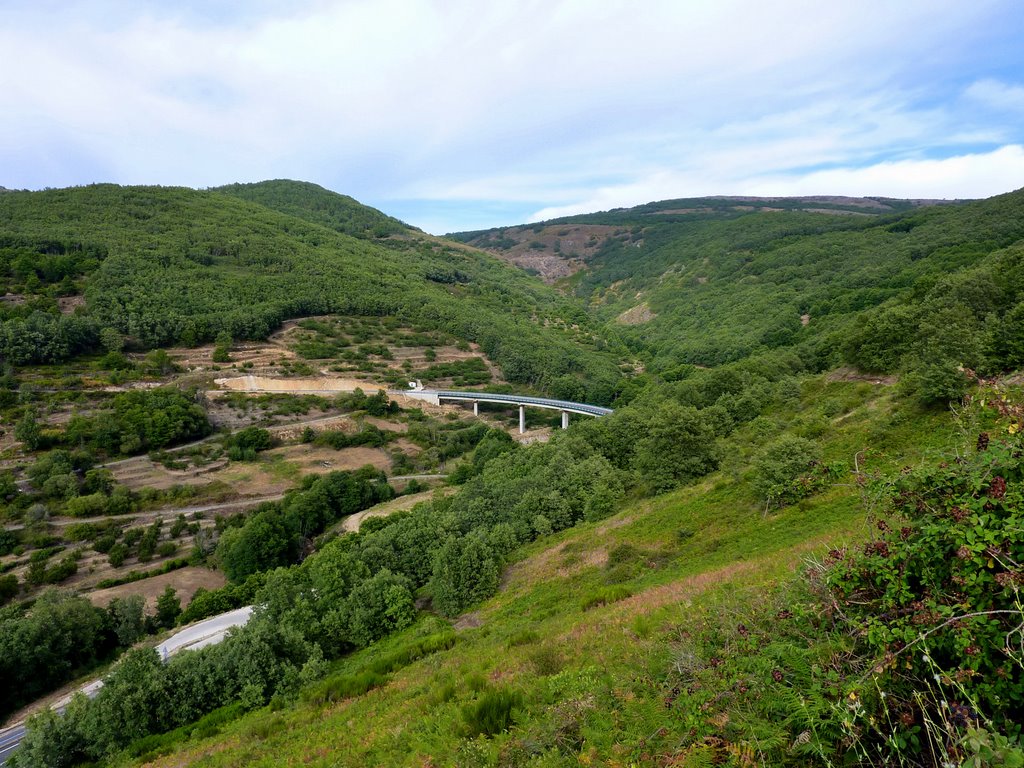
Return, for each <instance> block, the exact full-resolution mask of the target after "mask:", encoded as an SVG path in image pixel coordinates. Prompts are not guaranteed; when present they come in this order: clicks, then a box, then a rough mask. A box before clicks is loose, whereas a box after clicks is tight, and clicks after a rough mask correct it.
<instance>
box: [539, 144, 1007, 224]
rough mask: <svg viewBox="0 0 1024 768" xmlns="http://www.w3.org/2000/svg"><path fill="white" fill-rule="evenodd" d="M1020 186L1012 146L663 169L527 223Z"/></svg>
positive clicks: (985, 193) (973, 193) (972, 194)
mask: <svg viewBox="0 0 1024 768" xmlns="http://www.w3.org/2000/svg"><path fill="white" fill-rule="evenodd" d="M1021 187H1024V147H1022V146H1021V145H1019V144H1014V145H1008V146H1005V147H1000V148H999V149H997V150H994V151H992V152H984V153H972V154H964V155H957V156H954V157H947V158H942V159H934V160H931V159H917V160H900V161H895V162H881V163H876V164H873V165H869V166H865V167H863V168H836V169H830V170H821V171H813V172H809V173H792V174H769V175H763V176H745V177H743V176H741V177H735V178H719V179H717V180H716V181H715V182H712V183H711V184H710V185H709V183H708V181H707V177H706V175H705V174H703V173H696V174H694V173H679V172H674V171H670V170H665V171H660V172H657V173H654V174H651V175H649V176H646V177H643V178H640V179H637V180H636V181H633V182H631V183H629V184H623V185H619V186H612V187H605V188H602V189H598V190H597V191H596V193H595V194H593V195H591V196H590V197H588V198H586V199H583V200H579V201H577V202H574V203H572V204H569V205H564V206H551V207H547V208H543V209H541V210H539V211H537V212H536V213H535V214H534V215H533V216H532V217H530V221H541V220H544V219H553V218H558V217H561V216H571V215H575V214H580V213H588V212H592V211H602V210H608V209H610V208H625V207H629V206H634V205H641V204H643V203H647V202H652V201H655V200H666V199H671V198H676V197H700V196H705V195H752V196H765V197H770V196H786V195H834V194H841V195H849V196H854V197H897V198H907V199H918V198H930V199H956V198H960V199H968V198H983V197H991V196H992V195H997V194H1001V193H1003V192H1009V191H1012V190H1014V189H1018V188H1021Z"/></svg>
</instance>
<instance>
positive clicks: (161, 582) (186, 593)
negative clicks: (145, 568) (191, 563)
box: [88, 567, 227, 613]
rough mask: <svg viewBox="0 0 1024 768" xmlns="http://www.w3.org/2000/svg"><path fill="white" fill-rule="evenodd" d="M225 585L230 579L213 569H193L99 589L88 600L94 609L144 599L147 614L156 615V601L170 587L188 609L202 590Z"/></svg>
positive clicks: (182, 569)
mask: <svg viewBox="0 0 1024 768" xmlns="http://www.w3.org/2000/svg"><path fill="white" fill-rule="evenodd" d="M225 584H227V578H226V577H225V576H224V574H223V573H221V572H220V571H213V570H210V569H209V568H193V567H189V568H181V569H179V570H177V571H171V572H170V573H164V574H161V575H159V576H152V577H150V578H148V579H143V580H142V581H136V582H133V583H131V584H122V585H121V586H119V587H110V588H108V589H98V590H96V591H95V592H92V593H90V594H89V595H88V598H89V600H90V601H91V602H92V604H93V605H96V606H99V607H100V608H106V607H107V606H108V605H110V601H111V600H113V599H114V598H115V597H127V596H128V595H142V597H143V598H144V599H145V600H146V610H147V611H149V612H150V613H152V612H153V611H155V610H156V599H157V598H158V597H159V596H160V594H161V593H162V592H163V591H164V590H165V589H166V588H167V587H168V586H171V587H173V588H174V589H175V590H177V592H178V598H179V599H180V600H181V604H182V605H188V603H189V601H190V600H191V599H192V595H194V594H195V593H196V590H197V589H199V588H200V587H202V588H203V589H219V588H220V587H223V586H224V585H225Z"/></svg>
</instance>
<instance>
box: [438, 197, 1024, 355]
mask: <svg viewBox="0 0 1024 768" xmlns="http://www.w3.org/2000/svg"><path fill="white" fill-rule="evenodd" d="M829 201H831V202H829ZM809 211H813V212H809ZM822 211H827V213H825V212H822ZM456 237H457V238H458V239H460V240H462V241H465V242H469V243H472V244H474V245H477V246H479V247H483V248H487V249H489V250H491V251H492V252H494V253H496V254H498V255H502V254H506V255H508V254H512V257H511V260H513V261H517V260H519V261H522V259H527V261H528V254H529V253H531V248H532V253H533V254H535V255H536V254H549V255H550V256H554V255H555V254H556V253H557V255H558V257H559V258H560V259H561V260H563V261H565V262H572V263H573V265H574V268H576V269H577V270H578V271H575V273H574V274H573V275H572V276H571V277H569V278H565V279H563V280H562V283H561V284H563V285H564V286H565V288H566V289H567V290H570V291H572V292H574V293H575V294H576V295H577V296H578V297H580V298H581V299H583V300H585V301H586V302H587V303H588V305H589V306H590V307H591V308H592V310H593V312H594V314H595V315H596V316H597V317H599V318H602V319H603V320H604V321H605V322H606V323H608V324H609V325H610V326H612V327H615V329H616V332H617V333H618V334H619V336H620V337H621V338H622V339H623V340H624V341H625V342H626V343H627V344H628V345H629V346H630V347H631V348H632V349H633V350H634V351H635V352H636V353H637V354H638V355H641V356H642V357H644V358H646V359H648V360H649V361H650V364H651V370H654V371H657V372H659V373H665V374H668V373H669V372H670V371H671V370H672V369H674V368H676V367H678V366H679V365H682V364H695V365H703V366H708V365H719V364H721V363H723V362H728V361H731V360H738V359H742V358H744V357H746V356H748V355H750V354H758V353H761V352H764V351H768V350H774V349H780V348H795V349H796V350H798V352H799V354H800V355H801V356H802V357H803V358H804V359H805V360H806V361H808V363H810V364H812V365H813V366H815V367H819V368H821V369H826V368H828V367H830V366H832V365H835V364H837V363H839V362H840V361H841V360H842V359H843V356H842V355H841V354H840V351H841V349H842V340H843V339H844V338H845V337H846V336H847V335H848V334H849V333H850V330H851V329H852V328H855V327H858V326H859V325H860V324H861V319H862V313H863V312H864V311H865V310H868V311H870V310H872V308H875V307H878V306H880V305H886V304H910V305H920V304H923V303H927V302H929V301H932V300H935V299H936V298H937V297H938V296H939V294H943V295H946V296H948V295H950V294H956V297H955V298H954V299H953V300H954V301H955V302H961V303H963V302H966V304H967V305H968V306H969V311H968V312H967V314H970V315H973V316H974V319H976V320H977V321H978V322H979V323H983V321H984V317H985V315H986V313H992V312H995V313H997V314H999V313H1002V312H1003V311H1005V310H1007V309H1008V306H1006V305H1005V303H1004V302H1005V301H1006V300H1008V299H1010V298H1012V297H1013V296H1016V291H1015V288H1014V286H1015V284H1019V281H1017V277H1016V273H1013V274H1012V275H1008V274H1006V273H1005V272H1004V271H1003V270H1002V267H1000V268H999V269H996V270H995V271H994V272H992V273H991V278H992V281H993V285H992V286H991V287H988V288H981V287H975V288H967V287H964V286H959V285H954V283H956V281H957V280H959V279H960V278H958V277H955V275H957V274H958V273H961V272H962V273H963V274H964V275H966V274H967V273H966V272H964V270H970V269H972V268H976V267H979V266H980V265H982V264H983V263H987V264H993V263H995V262H994V260H998V259H999V258H1004V259H1005V258H1009V257H1008V256H1007V254H1005V253H1004V254H1003V257H999V256H997V255H996V254H997V252H1000V251H1002V250H1003V249H1007V248H1010V247H1011V246H1014V245H1015V244H1017V243H1019V242H1020V241H1021V239H1022V238H1024V192H1015V193H1011V194H1008V195H1001V196H999V197H995V198H992V199H990V200H983V201H977V202H971V203H960V204H956V205H932V206H927V207H916V206H915V204H914V203H913V202H911V201H890V200H883V201H880V200H874V199H863V200H852V201H846V202H845V203H842V202H837V199H836V198H824V199H813V200H812V201H810V202H809V201H808V200H807V199H805V198H794V199H784V198H783V199H776V198H772V199H770V200H763V199H753V200H750V199H739V200H737V199H732V198H710V199H697V200H675V201H668V202H664V203H656V204H650V205H647V206H640V207H638V208H631V209H624V210H616V211H609V212H607V213H601V214H591V215H586V216H577V217H569V218H565V219H558V220H554V221H551V222H543V223H540V224H535V225H527V226H521V227H514V228H506V229H503V230H492V231H489V232H475V233H461V234H459V235H457V236H456ZM524 249H525V251H524ZM963 279H965V280H968V279H969V280H977V277H974V278H967V277H964V278H963ZM972 291H973V292H974V293H976V294H977V293H978V292H981V293H985V294H986V295H987V297H988V301H989V303H985V301H984V300H983V301H982V303H981V304H976V303H975V305H973V306H972V305H971V302H972V299H971V298H970V297H968V296H966V294H967V293H971V292H972ZM975 298H977V296H976V297H975ZM993 301H994V302H995V303H992V302H993ZM1011 306H1012V304H1011ZM904 330H905V331H906V333H905V334H904V336H905V340H911V339H912V338H913V336H914V331H913V330H908V329H904ZM897 357H898V356H897ZM849 362H862V361H859V360H853V359H851V360H849ZM974 363H975V364H980V360H975V361H974ZM898 365H899V360H896V361H894V363H890V364H887V365H886V366H885V368H887V369H893V368H895V367H898ZM872 367H875V368H877V367H878V366H872Z"/></svg>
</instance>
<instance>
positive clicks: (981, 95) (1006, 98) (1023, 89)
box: [964, 79, 1024, 112]
mask: <svg viewBox="0 0 1024 768" xmlns="http://www.w3.org/2000/svg"><path fill="white" fill-rule="evenodd" d="M964 95H965V96H967V98H968V99H971V100H972V101H976V102H978V103H980V104H983V105H985V106H987V107H991V108H993V109H1004V110H1010V111H1014V112H1024V86H1020V85H1008V84H1006V83H1001V82H999V81H998V80H988V79H986V80H978V81H977V82H974V83H971V85H970V86H969V87H968V88H967V90H966V91H965V93H964Z"/></svg>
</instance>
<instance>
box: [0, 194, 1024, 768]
mask: <svg viewBox="0 0 1024 768" xmlns="http://www.w3.org/2000/svg"><path fill="white" fill-rule="evenodd" d="M0 279H2V280H3V281H4V282H3V286H2V288H3V292H4V293H5V294H6V295H5V301H4V302H3V305H2V306H0V356H2V360H3V370H2V372H0V373H2V378H0V413H2V419H3V422H2V427H0V429H2V434H0V501H2V505H3V506H2V511H0V517H2V522H3V531H2V532H0V601H2V602H3V603H4V607H2V608H0V676H2V678H0V679H2V680H3V682H4V685H3V686H0V689H2V690H3V694H2V695H0V712H2V713H3V714H4V715H5V716H9V715H12V714H13V713H15V712H21V711H23V708H24V707H25V706H26V705H30V704H31V703H32V702H33V701H36V700H45V697H46V696H48V695H52V693H53V691H55V690H59V689H61V688H62V687H63V686H67V685H70V684H71V683H72V682H73V681H75V680H82V679H87V678H88V677H89V676H90V675H92V674H94V673H95V674H104V675H105V680H106V682H105V685H104V687H103V690H102V691H101V692H100V693H99V694H98V695H97V696H96V697H95V698H94V699H91V700H88V701H85V700H76V701H75V702H73V703H72V705H70V706H69V708H68V709H67V711H66V712H65V713H64V714H63V715H62V716H60V717H57V716H55V715H52V714H48V713H46V712H42V713H41V714H39V715H38V716H37V717H36V718H33V719H31V720H29V729H28V735H27V736H26V738H25V742H24V744H23V747H22V749H21V750H19V752H18V753H17V755H16V756H15V757H14V758H13V760H12V762H13V764H14V765H15V766H18V765H48V766H51V765H52V766H54V767H55V768H62V767H63V766H68V768H70V767H71V766H74V765H87V764H94V765H114V766H132V765H151V766H172V765H175V766H177V765H192V764H195V765H203V766H208V767H213V766H228V765H253V766H259V765H266V766H271V765H281V764H291V763H295V764H300V763H301V764H311V765H323V766H327V765H352V766H362V765H368V764H376V765H417V766H420V765H460V766H461V765H467V766H468V765H474V766H477V765H479V766H519V765H538V766H542V765H543V766H561V765H579V764H584V765H588V764H589V765H599V764H602V765H622V766H626V765H652V766H654V765H659V766H663V765H693V766H696V765H709V764H710V765H737V766H746V765H755V764H770V765H783V764H790V765H809V764H839V763H843V762H849V761H850V760H857V761H860V762H861V764H892V763H894V762H902V764H907V765H917V764H925V763H927V762H928V761H929V760H931V759H932V757H935V756H944V757H945V758H949V759H956V760H961V759H963V760H967V759H974V758H978V759H979V760H980V759H982V756H983V755H989V754H995V753H996V752H998V753H999V754H1007V755H1012V754H1014V753H1013V750H1015V749H1016V750H1018V751H1019V747H1018V746H1017V742H1016V741H1015V739H1016V738H1017V736H1018V735H1019V733H1018V732H1019V723H1020V722H1021V717H1020V712H1021V706H1022V703H1021V700H1020V693H1019V691H1020V690H1021V688H1020V682H1021V680H1022V679H1024V677H1022V676H1024V661H1022V658H1021V656H1020V654H1019V653H1018V651H1017V650H1016V646H1014V645H1013V643H1012V642H1003V641H1004V640H1005V639H1006V638H1010V639H1011V640H1012V639H1013V638H1014V637H1015V636H1016V635H1015V633H1016V632H1019V622H1020V619H1021V612H1020V605H1019V590H1020V587H1021V586H1022V585H1024V573H1022V571H1021V567H1022V566H1021V565H1020V564H1021V563H1022V562H1024V559H1022V558H1024V550H1022V546H1024V539H1022V536H1021V530H1022V529H1021V526H1020V516H1021V513H1022V509H1021V499H1022V494H1024V486H1021V482H1022V478H1024V465H1022V463H1021V445H1020V443H1021V440H1022V437H1021V436H1022V435H1024V393H1022V391H1021V385H1020V377H1019V371H1020V369H1021V367H1022V366H1024V341H1022V339H1024V335H1022V329H1024V310H1022V307H1024V194H1022V193H1021V192H1016V193H1011V194H1008V195H1002V196H998V197H995V198H991V199H988V200H979V201H969V202H959V201H958V202H948V203H947V202H945V201H935V200H893V199H888V198H844V197H813V198H722V197H715V198H699V199H684V200H668V201H663V202H659V203H651V204H648V205H645V206H638V207H636V208H628V209H615V210H610V211H605V212H601V213H593V214H587V215H582V216H574V217H567V218H561V219H556V220H553V221H547V222H537V223H531V224H525V225H521V226H510V227H503V228H500V229H495V230H487V231H479V232H468V233H456V234H455V235H452V236H451V237H450V238H449V239H445V238H438V237H434V236H430V235H426V234H424V233H422V232H420V231H419V230H416V229H414V228H411V227H408V226H407V225H405V224H403V223H402V222H401V221H398V220H397V219H394V218H392V217H389V216H386V215H385V214H383V213H381V212H380V211H375V210H374V209H370V208H366V207H365V206H361V205H360V204H358V203H357V202H356V201H354V200H352V199H351V198H347V197H345V196H343V195H336V194H334V193H331V192H328V191H327V190H324V189H322V188H320V187H316V186H315V185H311V184H305V183H300V182H288V181H280V180H279V181H274V182H264V183H261V184H254V185H231V186H229V187H222V188H214V189H210V190H203V191H197V190H189V189H184V188H159V187H116V186H114V185H95V186H91V187H81V188H74V189H66V190H47V191H43V192H31V193H30V192H24V193H21V192H9V193H4V194H3V195H0ZM410 383H413V384H416V385H417V386H420V385H421V386H423V387H425V388H426V389H427V390H449V389H454V390H470V391H478V392H480V393H481V396H482V397H483V396H484V395H485V394H491V395H493V396H495V397H494V398H492V399H495V398H497V399H500V398H501V397H502V396H508V395H513V394H514V395H515V396H517V397H520V398H523V400H524V402H529V398H530V397H541V398H548V399H552V400H562V401H572V402H577V403H588V404H590V405H592V406H599V407H600V410H598V411H595V413H596V414H597V415H598V417H597V418H591V417H588V416H573V417H572V419H571V420H570V421H569V423H568V425H567V428H565V429H563V428H562V427H563V426H565V425H564V424H563V422H562V421H561V416H562V414H560V413H559V412H558V411H542V410H536V409H526V410H525V411H523V412H522V413H523V416H524V417H525V419H526V420H527V423H526V424H525V425H524V426H525V431H523V432H522V433H521V430H520V421H519V419H520V409H519V408H518V407H517V406H516V405H515V404H509V405H505V404H501V403H497V402H492V403H488V402H486V401H485V402H480V403H478V404H476V407H477V409H478V413H477V414H474V404H473V403H472V402H466V403H451V402H445V401H444V400H441V401H440V402H441V404H439V405H438V404H432V403H430V402H425V401H424V400H423V399H422V398H417V397H413V396H410V395H409V394H405V393H406V392H408V389H409V385H410ZM248 605H255V606H256V608H255V611H254V613H253V618H252V619H251V621H250V622H249V623H248V624H247V625H246V626H245V628H244V629H240V630H238V631H236V632H234V633H232V634H229V635H228V636H227V638H226V639H225V641H224V642H223V643H220V644H218V645H216V646H210V647H208V648H204V649H202V650H198V651H195V652H187V653H182V654H178V655H176V656H175V657H174V658H173V659H171V660H170V661H168V662H167V663H166V664H164V663H163V662H162V661H161V660H160V659H158V658H157V656H156V654H154V653H153V651H152V648H153V646H154V645H155V644H156V643H157V642H158V641H159V640H160V638H161V637H165V636H166V634H167V633H169V632H172V631H174V630H175V629H176V628H177V627H180V626H187V625H188V624H190V623H192V622H195V621H198V620H202V619H204V618H207V617H210V616H216V615H219V614H221V613H225V612H228V611H231V610H237V609H239V608H241V607H243V606H248ZM918 648H921V649H927V653H925V654H924V655H923V656H922V654H919V653H917V649H918ZM1004 649H1005V650H1004ZM256 660H259V661H258V663H256ZM896 660H899V662H900V663H899V664H897V663H896ZM880 692H884V694H885V695H884V696H883V695H881V693H880ZM939 701H943V702H946V708H943V707H941V706H940V705H939V704H937V703H936V702H939ZM127 702H131V704H130V706H129V705H128V703H127ZM953 704H955V705H956V707H963V708H965V711H969V712H970V713H974V714H971V715H970V716H967V715H962V716H960V717H959V719H956V718H953V717H952V716H951V715H949V714H948V713H949V711H951V710H950V709H949V707H950V706H952V705H953ZM956 712H960V710H956ZM972 740H973V741H972ZM986 749H987V750H989V752H985V751H984V750H986ZM1000 750H1001V751H1000ZM978 764H983V763H978ZM1007 764H1010V763H1007Z"/></svg>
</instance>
